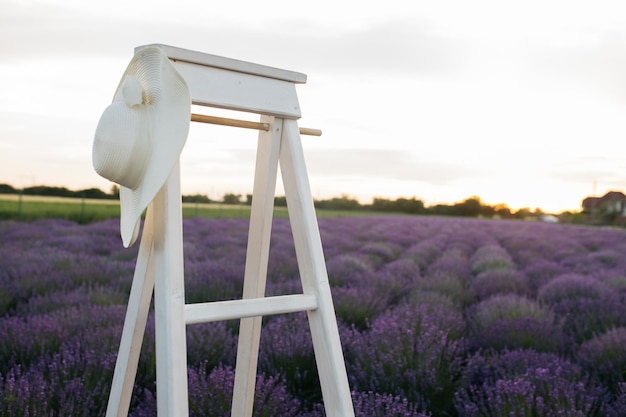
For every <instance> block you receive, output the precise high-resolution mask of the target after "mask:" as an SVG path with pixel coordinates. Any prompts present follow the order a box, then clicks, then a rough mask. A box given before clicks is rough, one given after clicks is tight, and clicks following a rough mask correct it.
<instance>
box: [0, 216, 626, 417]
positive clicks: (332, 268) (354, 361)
mask: <svg viewBox="0 0 626 417" xmlns="http://www.w3.org/2000/svg"><path fill="white" fill-rule="evenodd" d="M184 229H185V248H184V249H185V275H186V277H185V291H186V298H187V302H199V301H212V300H227V299H236V298H240V296H241V292H242V276H243V265H244V260H245V250H246V248H245V245H246V236H247V221H246V220H241V219H188V220H185V221H184ZM320 230H321V234H322V240H323V244H324V250H325V255H326V259H327V267H328V272H329V279H330V282H331V286H332V291H333V297H334V300H335V307H336V313H337V317H338V321H339V329H340V333H341V340H342V344H343V349H344V354H345V359H346V366H347V370H348V375H349V378H350V384H351V388H352V390H353V402H354V405H355V410H356V414H357V416H360V417H364V416H368V417H369V416H392V417H395V416H465V417H474V416H494V417H495V416H581V417H583V416H609V417H617V416H624V415H626V299H625V294H626V256H624V253H626V232H625V231H623V230H609V229H598V228H589V227H580V226H571V225H555V224H543V223H537V222H519V221H517V222H512V221H488V220H477V219H474V220H470V219H451V218H420V217H371V218H336V219H321V220H320ZM136 254H137V253H136V248H135V249H130V250H126V249H123V248H122V246H121V243H120V239H119V237H118V224H117V222H116V221H114V220H111V221H105V222H100V223H94V224H90V225H86V226H80V225H77V224H74V223H71V222H66V221H59V220H41V221H36V222H32V223H17V222H1V223H0V416H17V415H19V416H75V417H78V416H99V415H104V411H105V408H106V403H107V399H108V391H109V388H110V383H111V378H112V372H113V367H114V365H115V357H116V352H117V347H118V344H119V338H120V334H121V328H122V325H123V320H124V313H125V308H126V301H127V298H128V291H129V287H130V281H131V279H132V273H133V269H134V262H135V258H136ZM300 291H301V287H300V283H299V277H298V268H297V265H296V260H295V252H294V249H293V244H292V238H291V231H290V228H289V223H288V221H287V220H284V219H277V220H275V221H274V228H273V234H272V244H271V251H270V263H269V276H268V288H267V293H268V295H270V294H271V295H279V294H291V293H294V292H300ZM151 323H152V321H151V320H149V326H148V329H147V333H146V339H145V342H144V345H143V348H142V353H141V358H140V364H139V372H138V377H137V380H136V383H135V389H134V393H133V398H132V405H131V413H130V415H131V416H134V417H142V416H155V415H156V401H155V364H154V331H153V325H152V324H151ZM237 331H238V324H237V323H236V322H220V323H210V324H202V325H191V326H189V327H188V333H187V338H188V365H189V371H188V372H189V398H190V414H191V415H192V416H228V415H229V409H230V398H231V393H232V386H233V377H234V373H233V368H234V364H235V349H236V348H235V347H236V340H237ZM321 402H322V400H321V394H320V389H319V382H318V377H317V370H316V367H315V363H314V354H313V349H312V345H311V340H310V334H309V330H308V326H307V325H306V316H305V315H304V314H289V315H281V316H273V317H266V318H265V319H264V328H263V332H262V340H261V352H260V358H259V376H258V379H257V399H256V403H255V411H254V415H255V416H284V417H289V416H294V417H296V416H297V417H320V416H323V415H324V412H323V407H322V405H321Z"/></svg>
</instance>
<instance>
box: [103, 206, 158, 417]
mask: <svg viewBox="0 0 626 417" xmlns="http://www.w3.org/2000/svg"><path fill="white" fill-rule="evenodd" d="M152 212H153V210H152V205H149V206H148V209H147V211H146V219H145V222H144V228H143V233H142V237H141V243H140V244H139V253H138V255H137V262H136V265H135V274H134V276H133V281H132V284H131V287H130V295H129V297H128V307H127V308H126V318H125V319H124V328H123V330H122V338H121V341H120V347H119V351H118V354H117V361H116V362H115V370H114V371H113V382H112V384H111V393H110V394H109V402H108V404H107V411H106V417H126V416H127V415H128V409H129V408H130V400H131V396H132V393H133V386H134V384H135V377H136V376H137V365H138V363H139V354H140V353H141V345H142V342H143V336H144V333H145V328H146V322H147V319H148V311H149V310H150V301H151V300H152V290H153V289H154V268H152V262H153V258H152V239H153V232H152V231H153V227H152V222H153V220H154V216H153V214H152Z"/></svg>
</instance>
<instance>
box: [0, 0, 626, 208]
mask: <svg viewBox="0 0 626 417" xmlns="http://www.w3.org/2000/svg"><path fill="white" fill-rule="evenodd" d="M622 3H623V1H613V2H610V1H593V2H592V1H587V2H577V1H550V0H548V1H524V2H520V1H515V2H513V1H461V0H459V1H432V2H425V1H406V0H399V1H398V0H387V1H385V2H380V1H376V2H374V1H369V0H365V1H364V0H360V1H351V0H350V1H342V0H334V1H328V0H316V1H308V2H305V1H294V0H290V1H277V0H267V1H256V0H242V1H237V0H229V1H219V2H218V1H208V0H202V1H200V0H197V1H196V0H178V1H177V2H164V1H156V0H141V1H132V0H107V1H106V2H89V1H84V0H63V1H61V0H56V1H55V0H0V54H1V58H0V91H1V93H0V183H2V182H4V183H9V184H11V185H13V186H15V187H28V186H31V185H40V184H45V185H54V186H57V185H58V186H66V187H68V188H71V189H80V188H87V187H94V186H95V187H99V188H102V189H104V190H107V191H108V190H109V189H110V187H111V183H109V182H108V181H106V180H104V179H102V178H100V177H99V176H98V175H97V174H96V173H95V172H94V170H93V168H92V165H91V146H92V141H93V135H94V131H95V127H96V125H97V123H98V120H99V118H100V115H101V114H102V112H103V110H104V109H105V108H106V106H107V105H108V104H109V103H110V102H111V99H112V96H113V93H114V92H115V88H116V87H117V84H118V82H119V80H120V77H121V75H122V73H123V71H124V70H125V68H126V66H127V64H128V62H129V61H130V59H131V58H132V54H133V49H134V48H135V47H136V46H140V45H145V44H150V43H163V44H169V45H173V46H178V47H181V48H186V49H192V50H198V51H202V52H208V53H211V54H214V55H222V56H226V57H231V58H236V59H241V60H245V61H251V62H255V63H259V64H264V65H269V66H274V67H278V68H283V69H287V70H293V71H298V72H303V73H305V74H307V75H308V82H307V83H306V84H304V85H298V87H297V90H298V97H299V100H300V105H301V108H302V112H303V118H302V119H301V121H300V125H301V126H305V127H312V128H319V129H322V130H323V132H324V134H323V136H322V137H321V138H315V137H306V136H304V137H303V142H304V148H305V157H306V160H307V166H308V169H309V174H310V180H311V188H312V190H313V193H314V197H315V198H329V197H332V196H339V195H341V194H347V195H349V196H352V197H355V198H358V199H359V200H361V202H363V203H368V202H370V201H371V199H372V197H388V198H397V197H400V196H403V197H412V196H416V197H417V198H419V199H422V200H424V202H425V203H426V204H427V205H431V204H436V203H454V202H458V201H462V200H464V199H465V198H468V197H470V196H472V195H477V196H479V197H481V199H482V200H483V201H484V202H485V203H489V204H497V203H505V204H507V205H508V206H509V207H511V208H514V209H517V208H521V207H530V208H536V207H541V208H542V209H544V210H545V211H549V212H558V211H562V210H579V209H580V203H581V200H582V199H583V198H584V197H586V196H588V195H592V194H593V193H594V192H595V193H596V194H598V195H602V194H604V193H605V192H606V191H609V190H621V191H626V5H624V6H622ZM202 111H203V112H204V113H206V114H219V113H218V112H215V111H213V110H212V109H203V110H202ZM255 147H256V133H254V132H253V131H249V130H238V129H233V128H225V127H218V126H207V125H195V124H194V125H192V127H191V131H190V136H189V139H188V142H187V145H186V148H185V149H184V150H183V154H182V166H183V168H182V170H183V178H182V181H183V192H184V193H185V194H192V193H202V194H208V195H209V197H211V198H214V199H217V198H221V196H223V194H224V193H227V192H235V193H241V194H244V195H245V194H247V193H250V192H251V190H252V173H253V166H252V165H253V163H254V152H255ZM279 193H280V190H279Z"/></svg>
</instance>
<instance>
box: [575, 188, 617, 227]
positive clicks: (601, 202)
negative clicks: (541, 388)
mask: <svg viewBox="0 0 626 417" xmlns="http://www.w3.org/2000/svg"><path fill="white" fill-rule="evenodd" d="M582 208H583V214H585V216H586V218H587V223H591V224H616V223H619V224H624V223H626V195H625V194H624V193H622V192H621V191H609V192H608V193H606V194H605V195H603V196H602V197H587V198H585V199H584V200H583V202H582Z"/></svg>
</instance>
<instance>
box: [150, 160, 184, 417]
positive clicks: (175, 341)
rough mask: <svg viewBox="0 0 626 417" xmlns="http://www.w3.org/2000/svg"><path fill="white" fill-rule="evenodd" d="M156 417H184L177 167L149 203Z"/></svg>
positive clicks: (179, 202) (178, 183) (180, 207)
mask: <svg viewBox="0 0 626 417" xmlns="http://www.w3.org/2000/svg"><path fill="white" fill-rule="evenodd" d="M153 205H154V218H155V222H154V273H155V277H154V316H155V339H156V373H157V415H158V416H159V417H187V416H188V414H189V404H188V403H189V401H188V393H187V344H186V328H185V310H184V307H185V286H184V269H183V228H182V205H181V193H180V162H177V163H176V164H175V165H174V168H173V169H172V172H171V173H170V175H169V177H168V179H167V181H166V183H165V184H164V185H163V187H162V188H161V190H160V191H159V192H158V194H157V195H156V197H155V198H154V201H153Z"/></svg>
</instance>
